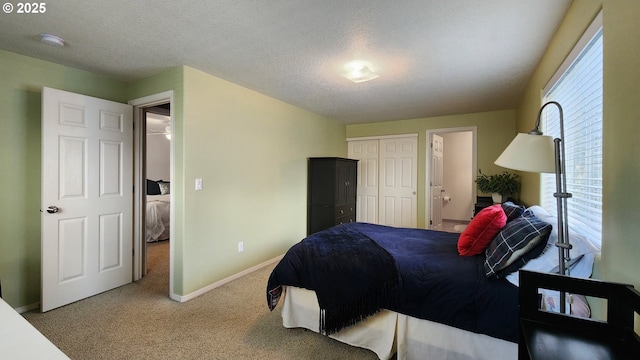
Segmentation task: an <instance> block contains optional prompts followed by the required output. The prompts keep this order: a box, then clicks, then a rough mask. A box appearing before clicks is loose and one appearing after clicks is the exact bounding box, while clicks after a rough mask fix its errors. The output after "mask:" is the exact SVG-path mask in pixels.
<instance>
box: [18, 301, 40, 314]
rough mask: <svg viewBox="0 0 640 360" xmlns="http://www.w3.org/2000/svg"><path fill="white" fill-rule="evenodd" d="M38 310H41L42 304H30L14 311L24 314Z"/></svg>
mask: <svg viewBox="0 0 640 360" xmlns="http://www.w3.org/2000/svg"><path fill="white" fill-rule="evenodd" d="M36 309H40V302H37V303H33V304H29V305H25V306H20V307H18V308H15V309H14V310H15V311H16V312H17V313H18V314H24V313H26V312H27V311H31V310H36Z"/></svg>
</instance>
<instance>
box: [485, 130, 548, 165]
mask: <svg viewBox="0 0 640 360" xmlns="http://www.w3.org/2000/svg"><path fill="white" fill-rule="evenodd" d="M494 164H496V165H498V166H501V167H504V168H507V169H513V170H519V171H528V172H536V173H555V172H556V165H555V150H554V145H553V138H552V137H551V136H547V135H531V134H522V133H521V134H518V135H517V136H516V137H515V139H513V141H511V144H509V146H507V148H506V149H504V151H503V152H502V154H500V156H499V157H498V159H497V160H496V161H495V162H494Z"/></svg>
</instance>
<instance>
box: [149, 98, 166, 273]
mask: <svg viewBox="0 0 640 360" xmlns="http://www.w3.org/2000/svg"><path fill="white" fill-rule="evenodd" d="M143 115H144V123H145V133H146V143H145V147H144V151H145V156H144V160H145V166H144V170H145V176H144V177H145V179H146V197H145V204H144V209H145V226H144V232H145V234H144V239H145V246H144V248H145V257H144V258H145V259H146V261H145V268H144V273H145V274H147V273H148V272H150V271H151V272H158V271H159V269H163V268H164V269H167V267H168V264H169V241H170V240H171V239H170V233H171V223H170V220H171V214H170V208H171V206H170V205H171V201H170V200H171V199H170V196H171V181H170V179H171V135H172V134H171V133H172V131H171V104H169V103H163V104H157V105H154V106H151V107H145V108H143ZM162 272H163V273H165V271H162ZM166 273H167V274H168V272H166ZM166 280H167V283H168V279H166Z"/></svg>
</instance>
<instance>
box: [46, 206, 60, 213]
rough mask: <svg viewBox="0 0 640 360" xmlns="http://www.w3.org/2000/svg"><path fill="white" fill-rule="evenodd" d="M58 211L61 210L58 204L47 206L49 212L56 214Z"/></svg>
mask: <svg viewBox="0 0 640 360" xmlns="http://www.w3.org/2000/svg"><path fill="white" fill-rule="evenodd" d="M58 211H60V208H59V207H57V206H53V205H51V206H49V207H48V208H47V212H48V213H49V214H55V213H57V212H58Z"/></svg>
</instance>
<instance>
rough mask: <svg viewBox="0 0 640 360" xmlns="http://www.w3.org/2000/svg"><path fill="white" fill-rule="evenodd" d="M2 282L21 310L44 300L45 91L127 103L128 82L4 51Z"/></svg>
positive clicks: (0, 87) (0, 72)
mask: <svg viewBox="0 0 640 360" xmlns="http://www.w3.org/2000/svg"><path fill="white" fill-rule="evenodd" d="M0 79H1V80H0V109H2V111H0V149H1V151H0V163H1V164H3V171H2V172H0V184H2V186H0V198H2V200H3V206H0V219H1V220H0V281H1V282H2V295H3V298H4V299H5V300H6V301H7V302H8V303H9V304H11V305H12V306H14V307H20V306H25V305H28V304H33V303H37V302H39V301H40V258H41V257H40V173H41V171H40V158H41V147H40V135H41V129H40V128H41V126H40V123H41V121H40V119H41V103H42V88H43V87H45V86H46V87H51V88H57V89H61V90H66V91H72V92H75V93H79V94H83V95H89V96H95V97H101V98H104V99H108V100H113V101H119V102H125V101H126V84H125V83H123V82H120V81H116V80H113V79H111V78H108V77H104V76H99V75H95V74H91V73H88V72H85V71H80V70H76V69H72V68H69V67H65V66H61V65H56V64H53V63H49V62H45V61H40V60H36V59H33V58H29V57H25V56H21V55H17V54H14V53H10V52H7V51H0Z"/></svg>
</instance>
